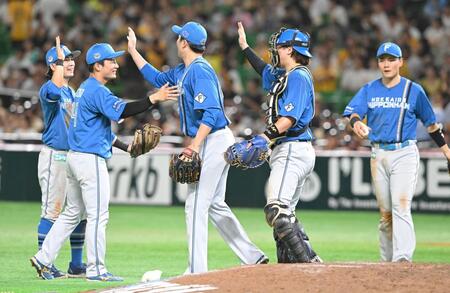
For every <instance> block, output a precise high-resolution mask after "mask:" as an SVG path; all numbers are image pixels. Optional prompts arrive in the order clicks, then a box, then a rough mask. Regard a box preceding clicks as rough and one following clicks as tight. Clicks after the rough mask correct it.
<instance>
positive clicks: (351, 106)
mask: <svg viewBox="0 0 450 293" xmlns="http://www.w3.org/2000/svg"><path fill="white" fill-rule="evenodd" d="M367 110H368V107H367V85H365V86H363V87H362V88H361V89H360V90H359V91H358V92H357V93H356V95H355V96H354V97H353V98H352V99H351V101H350V103H348V105H347V107H345V110H344V114H343V116H344V117H350V116H351V115H352V114H353V113H355V114H358V115H359V117H360V118H361V119H363V118H364V116H366V114H367Z"/></svg>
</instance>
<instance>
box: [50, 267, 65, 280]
mask: <svg viewBox="0 0 450 293" xmlns="http://www.w3.org/2000/svg"><path fill="white" fill-rule="evenodd" d="M50 273H51V274H52V275H53V278H54V279H64V278H67V275H66V273H64V272H62V271H60V270H58V269H57V268H56V267H55V265H52V266H51V268H50Z"/></svg>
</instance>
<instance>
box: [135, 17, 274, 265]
mask: <svg viewBox="0 0 450 293" xmlns="http://www.w3.org/2000/svg"><path fill="white" fill-rule="evenodd" d="M172 31H173V32H174V33H176V34H177V35H178V39H177V41H176V46H177V49H178V56H179V57H180V58H181V59H182V60H183V62H182V63H180V64H179V65H178V66H176V67H174V68H171V69H170V70H168V71H165V72H161V71H159V70H157V69H156V68H154V67H153V66H152V65H151V64H148V63H147V62H146V61H145V60H144V58H143V57H142V56H141V55H140V54H139V52H138V51H137V50H136V36H135V34H134V32H133V30H132V29H131V28H129V29H128V50H129V52H130V54H131V56H132V57H133V60H134V61H135V63H136V65H137V66H138V68H139V69H140V70H141V73H142V75H143V76H144V78H145V79H146V80H147V81H148V82H150V83H151V84H153V85H154V86H161V85H163V84H165V83H169V84H171V85H178V86H179V87H180V88H181V95H180V97H179V99H178V104H179V105H178V107H179V113H180V124H181V129H182V131H183V133H184V134H185V135H186V136H188V137H191V138H192V140H191V143H190V145H189V147H188V148H187V150H185V152H183V153H192V151H194V152H196V153H198V154H199V155H200V157H201V160H202V171H201V174H200V179H199V182H198V183H194V184H189V187H188V196H187V199H186V204H185V213H186V227H187V235H188V247H189V261H188V269H187V270H186V273H201V272H206V271H207V270H208V264H207V252H208V215H209V219H211V222H212V223H213V225H214V226H215V227H216V228H217V230H218V231H219V233H220V235H221V236H222V238H223V239H224V240H225V242H226V243H227V244H228V245H229V246H230V248H231V249H232V250H233V252H234V253H235V254H236V255H237V256H238V257H239V259H240V261H241V262H242V263H243V264H257V263H266V262H268V258H267V257H266V256H265V255H264V253H263V252H262V251H261V250H259V249H258V248H257V247H256V246H255V245H254V244H253V243H252V242H251V241H250V239H249V238H248V236H247V234H246V232H245V231H244V229H243V227H242V226H241V224H240V223H239V221H238V219H237V218H236V216H235V215H234V214H233V212H232V211H231V209H230V208H229V207H228V205H227V204H226V203H225V188H226V182H227V176H228V170H229V165H227V164H226V163H225V161H224V159H223V153H224V152H225V150H226V149H227V147H228V146H230V145H232V144H233V143H234V136H233V134H232V132H231V130H230V129H229V128H228V127H227V126H228V124H229V123H230V122H229V120H228V118H227V117H226V116H225V113H224V105H223V93H222V89H221V86H220V83H219V80H218V78H217V75H216V73H215V72H214V69H213V68H212V67H211V65H210V64H209V63H208V62H207V61H206V60H205V59H204V58H203V57H202V56H203V53H204V51H205V48H206V46H205V44H206V39H207V33H206V30H205V28H204V27H203V26H202V25H200V24H199V23H196V22H188V23H186V24H185V25H183V26H182V27H180V26H177V25H174V26H172Z"/></svg>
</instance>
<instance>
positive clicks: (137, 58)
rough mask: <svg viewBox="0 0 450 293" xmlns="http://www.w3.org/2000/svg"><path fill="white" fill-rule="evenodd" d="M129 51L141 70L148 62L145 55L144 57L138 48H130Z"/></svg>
mask: <svg viewBox="0 0 450 293" xmlns="http://www.w3.org/2000/svg"><path fill="white" fill-rule="evenodd" d="M128 52H129V53H130V55H131V58H133V61H134V64H136V66H137V68H138V69H139V70H141V69H142V67H144V66H145V64H147V61H146V60H145V59H144V57H142V55H141V53H139V51H138V50H137V49H136V48H135V49H131V50H128Z"/></svg>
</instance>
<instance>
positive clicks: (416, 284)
mask: <svg viewBox="0 0 450 293" xmlns="http://www.w3.org/2000/svg"><path fill="white" fill-rule="evenodd" d="M105 292H149V293H150V292H233V293H234V292H246V293H247V292H377V293H379V292H450V265H444V264H410V263H332V264H269V265H256V266H241V267H235V268H231V269H226V270H220V271H212V272H208V273H205V274H195V275H187V276H180V277H175V278H172V279H169V280H165V281H156V282H150V283H140V284H136V285H131V286H127V287H123V288H121V289H118V288H114V289H113V290H111V289H110V290H108V291H105Z"/></svg>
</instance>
